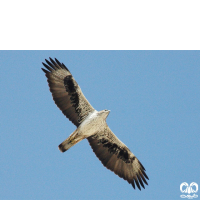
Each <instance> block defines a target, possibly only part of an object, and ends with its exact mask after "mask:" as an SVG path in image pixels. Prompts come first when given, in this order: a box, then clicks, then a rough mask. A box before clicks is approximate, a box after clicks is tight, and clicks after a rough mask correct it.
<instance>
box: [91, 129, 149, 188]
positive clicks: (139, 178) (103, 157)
mask: <svg viewBox="0 0 200 200" xmlns="http://www.w3.org/2000/svg"><path fill="white" fill-rule="evenodd" d="M87 139H88V141H89V143H90V145H91V147H92V149H93V151H94V153H95V154H96V156H97V157H98V158H99V160H100V161H101V162H102V164H103V165H104V166H105V167H107V168H108V169H110V170H111V171H113V172H114V173H115V174H117V175H118V176H119V177H121V178H123V179H124V180H126V181H128V183H130V184H132V186H133V188H134V189H135V184H136V185H137V187H138V188H139V190H141V187H140V186H142V187H143V188H145V187H144V183H145V184H146V185H148V183H147V181H146V179H149V178H148V176H147V175H146V173H145V168H144V167H143V165H142V164H141V163H140V161H139V160H138V159H137V158H136V157H135V156H134V154H133V153H132V152H131V151H130V150H129V149H128V147H127V146H126V145H125V144H123V143H122V142H121V141H120V140H119V139H118V138H117V137H116V136H115V135H114V134H113V132H112V131H111V130H110V128H109V127H108V126H106V127H105V129H104V131H102V132H100V133H97V134H95V135H93V136H90V137H88V138H87Z"/></svg>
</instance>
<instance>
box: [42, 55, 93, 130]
mask: <svg viewBox="0 0 200 200" xmlns="http://www.w3.org/2000/svg"><path fill="white" fill-rule="evenodd" d="M49 59H50V61H48V60H46V59H45V61H46V63H47V64H45V63H42V64H43V65H44V67H45V68H46V69H44V68H42V70H43V71H44V73H45V74H46V77H47V81H48V83H49V89H50V91H51V93H52V96H53V100H54V102H55V104H56V105H57V106H58V108H60V110H61V111H62V113H63V114H64V115H65V116H66V117H67V118H68V119H69V120H70V121H72V123H73V124H74V125H76V126H77V127H78V126H79V125H80V124H81V123H82V122H83V121H84V119H85V118H86V117H87V116H88V115H89V114H90V113H91V112H93V111H94V108H93V107H92V106H91V104H90V103H89V102H88V100H87V99H86V98H85V96H84V95H83V93H82V91H81V88H80V87H79V85H78V83H77V82H76V81H75V79H74V77H73V76H72V74H71V73H70V71H69V69H68V68H67V67H66V66H65V65H64V64H63V63H62V64H61V63H60V62H59V61H58V60H57V59H56V58H55V61H54V60H53V59H51V58H49Z"/></svg>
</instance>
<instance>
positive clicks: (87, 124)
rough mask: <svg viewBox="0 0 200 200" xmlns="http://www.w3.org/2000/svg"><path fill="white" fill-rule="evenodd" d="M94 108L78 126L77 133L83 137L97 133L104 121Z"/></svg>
mask: <svg viewBox="0 0 200 200" xmlns="http://www.w3.org/2000/svg"><path fill="white" fill-rule="evenodd" d="M97 113H98V112H97V111H96V110H95V111H94V112H93V113H92V114H91V115H89V116H88V117H87V118H86V119H85V120H84V121H83V122H82V124H81V125H80V126H79V127H78V133H79V134H81V135H83V136H84V137H89V136H91V135H94V134H95V133H97V132H98V131H99V130H100V129H101V127H102V126H103V124H104V121H103V120H102V119H101V118H100V117H99V116H98V115H97Z"/></svg>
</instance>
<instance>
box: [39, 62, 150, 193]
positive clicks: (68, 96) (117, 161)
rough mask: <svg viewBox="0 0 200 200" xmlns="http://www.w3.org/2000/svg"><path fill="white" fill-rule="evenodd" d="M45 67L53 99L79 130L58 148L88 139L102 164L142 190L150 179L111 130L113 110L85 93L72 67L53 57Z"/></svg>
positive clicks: (66, 147)
mask: <svg viewBox="0 0 200 200" xmlns="http://www.w3.org/2000/svg"><path fill="white" fill-rule="evenodd" d="M49 59H50V61H48V60H46V59H45V61H46V64H45V63H42V64H43V65H44V67H45V68H46V69H44V68H42V70H43V71H44V73H45V74H46V77H47V81H48V83H49V88H50V91H51V93H52V96H53V100H54V102H55V103H56V105H57V106H58V108H60V110H61V111H62V113H63V114H64V115H65V116H66V117H67V118H68V119H69V120H70V121H71V122H72V123H73V124H74V125H76V127H77V129H76V130H75V131H74V132H73V133H72V134H71V135H70V136H69V137H68V138H67V139H66V140H65V141H63V142H62V143H61V144H60V145H59V146H58V147H59V150H60V151H61V152H65V151H67V150H68V149H69V148H71V147H72V146H74V145H75V144H76V143H78V142H80V141H81V140H83V139H85V138H87V140H88V141H89V144H90V146H91V147H92V149H93V151H94V153H95V154H96V156H97V157H98V158H99V160H100V161H101V162H102V164H103V165H104V166H105V167H106V168H108V169H110V170H111V171H113V172H114V173H115V174H117V175H118V176H119V177H121V178H123V179H124V180H126V181H128V183H130V184H132V186H133V188H134V189H135V185H136V186H137V187H138V188H139V190H141V187H140V186H142V187H143V188H145V186H144V184H146V185H148V183H147V181H146V179H149V178H148V176H147V175H146V173H145V168H144V167H143V165H142V164H141V163H140V161H139V160H138V159H137V158H136V156H135V155H134V154H133V153H132V152H131V151H130V150H129V148H128V147H127V146H126V145H125V144H124V143H122V142H121V141H120V140H119V139H118V138H117V137H116V136H115V134H114V133H113V132H112V131H111V130H110V128H109V127H108V125H107V123H106V118H107V116H108V114H109V113H110V111H109V110H102V111H97V110H95V109H94V108H93V107H92V106H91V105H90V103H89V102H88V100H87V99H86V98H85V96H84V95H83V93H82V91H81V88H80V87H79V85H78V84H77V82H76V81H75V79H74V78H73V76H72V74H71V73H70V71H69V70H68V68H67V67H66V66H65V65H64V64H63V63H62V64H61V63H60V62H59V61H58V60H57V59H56V58H55V61H54V60H53V59H51V58H49Z"/></svg>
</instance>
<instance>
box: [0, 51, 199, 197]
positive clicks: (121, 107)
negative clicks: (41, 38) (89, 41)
mask: <svg viewBox="0 0 200 200" xmlns="http://www.w3.org/2000/svg"><path fill="white" fill-rule="evenodd" d="M48 57H52V58H57V59H58V60H59V61H60V62H63V63H64V64H65V65H66V66H67V67H68V68H69V70H70V71H71V73H72V74H73V76H74V77H75V79H76V81H77V82H78V83H79V85H80V87H81V89H82V91H83V93H84V95H85V96H86V98H87V99H88V100H89V102H90V103H91V104H92V106H93V107H94V108H95V109H97V110H103V109H109V110H111V112H110V114H109V116H108V118H107V123H108V125H109V127H110V128H111V130H112V131H113V132H114V133H115V134H116V135H117V136H118V138H119V139H120V140H121V141H123V142H124V143H125V144H126V145H127V146H128V147H129V149H130V150H131V151H132V152H133V153H134V154H135V155H136V156H137V158H138V159H139V160H140V161H141V163H142V164H143V165H144V167H145V168H146V173H147V175H148V176H149V179H150V180H149V181H148V183H149V185H148V186H147V187H146V189H145V190H144V189H142V191H139V190H138V189H136V190H134V189H133V188H132V186H131V185H129V184H128V183H127V182H126V181H124V180H123V179H121V178H119V177H118V176H116V175H115V174H114V173H113V172H111V171H109V170H107V169H106V168H105V167H103V165H102V164H101V162H100V161H99V160H98V159H97V158H96V156H95V154H94V153H93V152H92V149H91V147H90V146H89V144H88V142H87V140H84V141H82V142H80V143H78V144H77V145H75V146H74V147H72V148H71V149H70V150H69V151H67V152H65V153H60V151H59V150H58V145H59V144H60V143H61V142H62V141H63V140H65V139H66V138H67V137H68V136H69V134H71V133H72V132H73V131H74V130H75V126H74V125H73V124H72V123H71V122H70V121H69V120H68V119H66V117H65V116H64V115H63V114H62V113H61V111H60V110H59V109H58V108H57V107H56V105H55V104H54V102H53V100H52V97H51V94H50V92H49V88H48V85H47V81H46V77H45V75H44V73H43V72H42V70H41V67H42V63H41V62H44V59H45V58H48ZM0 69H1V78H0V84H1V98H0V103H1V107H0V112H1V120H0V131H1V135H0V139H1V145H0V161H1V168H0V171H1V178H0V199H181V198H180V195H181V192H180V184H181V183H182V182H187V183H189V184H190V183H191V182H196V183H197V184H199V185H200V172H199V169H200V161H199V156H200V148H199V144H200V134H199V133H200V103H199V102H200V52H199V51H1V52H0ZM197 194H198V193H197Z"/></svg>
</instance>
